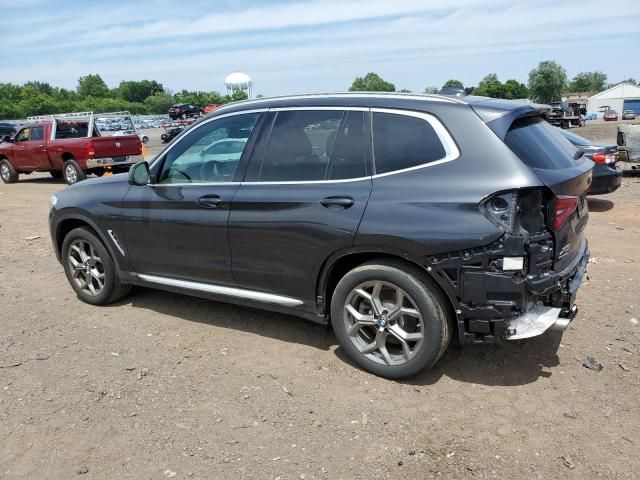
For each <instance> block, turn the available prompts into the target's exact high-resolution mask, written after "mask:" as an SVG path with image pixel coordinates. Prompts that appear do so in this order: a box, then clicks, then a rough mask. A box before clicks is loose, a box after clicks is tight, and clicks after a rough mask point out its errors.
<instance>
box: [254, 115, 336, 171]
mask: <svg viewBox="0 0 640 480" xmlns="http://www.w3.org/2000/svg"><path fill="white" fill-rule="evenodd" d="M343 113H344V112H342V111H339V110H297V111H290V112H278V115H277V116H276V119H275V122H274V124H273V128H272V130H271V135H270V136H269V143H268V145H267V150H266V152H265V155H264V158H263V160H262V165H261V167H260V172H259V175H258V179H259V180H261V181H305V180H307V181H308V180H324V179H325V176H326V174H327V169H328V168H327V167H328V164H329V160H330V158H331V152H332V149H333V139H335V137H336V135H337V133H338V129H339V128H340V124H341V120H342V116H343Z"/></svg>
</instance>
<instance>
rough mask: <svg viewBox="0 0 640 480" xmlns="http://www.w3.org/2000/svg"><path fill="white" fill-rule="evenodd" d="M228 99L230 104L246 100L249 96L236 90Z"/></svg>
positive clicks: (242, 91)
mask: <svg viewBox="0 0 640 480" xmlns="http://www.w3.org/2000/svg"><path fill="white" fill-rule="evenodd" d="M229 98H230V99H231V101H232V102H240V101H242V100H247V99H248V98H249V95H247V92H245V91H244V90H236V91H235V92H233V94H232V95H231V97H229Z"/></svg>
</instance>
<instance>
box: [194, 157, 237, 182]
mask: <svg viewBox="0 0 640 480" xmlns="http://www.w3.org/2000/svg"><path fill="white" fill-rule="evenodd" d="M236 165H237V162H233V161H221V160H209V161H208V162H205V163H203V164H202V167H200V178H201V179H203V180H205V181H211V180H226V179H228V178H231V177H232V176H233V173H234V172H235V167H236Z"/></svg>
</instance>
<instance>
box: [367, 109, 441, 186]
mask: <svg viewBox="0 0 640 480" xmlns="http://www.w3.org/2000/svg"><path fill="white" fill-rule="evenodd" d="M373 150H374V158H375V164H376V173H377V174H379V173H387V172H393V171H396V170H402V169H405V168H410V167H416V166H418V165H424V164H426V163H431V162H435V161H436V160H441V159H442V158H444V157H445V156H446V151H445V149H444V146H443V145H442V142H441V141H440V138H439V137H438V135H437V134H436V132H435V130H434V129H433V127H432V126H431V125H430V124H429V123H428V122H427V121H426V120H424V119H422V118H416V117H409V116H406V115H399V114H393V113H379V112H374V113H373Z"/></svg>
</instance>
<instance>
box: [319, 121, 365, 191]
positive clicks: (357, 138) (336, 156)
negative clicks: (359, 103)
mask: <svg viewBox="0 0 640 480" xmlns="http://www.w3.org/2000/svg"><path fill="white" fill-rule="evenodd" d="M331 137H333V135H330V136H329V138H327V143H332V144H333V153H332V155H331V160H330V161H329V165H328V169H327V170H328V171H327V177H326V178H327V179H329V180H344V179H349V178H359V177H364V176H366V175H367V166H366V157H365V151H364V139H365V135H364V112H354V111H349V112H347V116H346V119H345V121H344V124H343V126H342V130H341V131H340V135H338V139H337V140H336V141H335V142H334V141H333V139H332V138H331ZM330 148H331V146H330V145H327V151H329V150H330Z"/></svg>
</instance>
